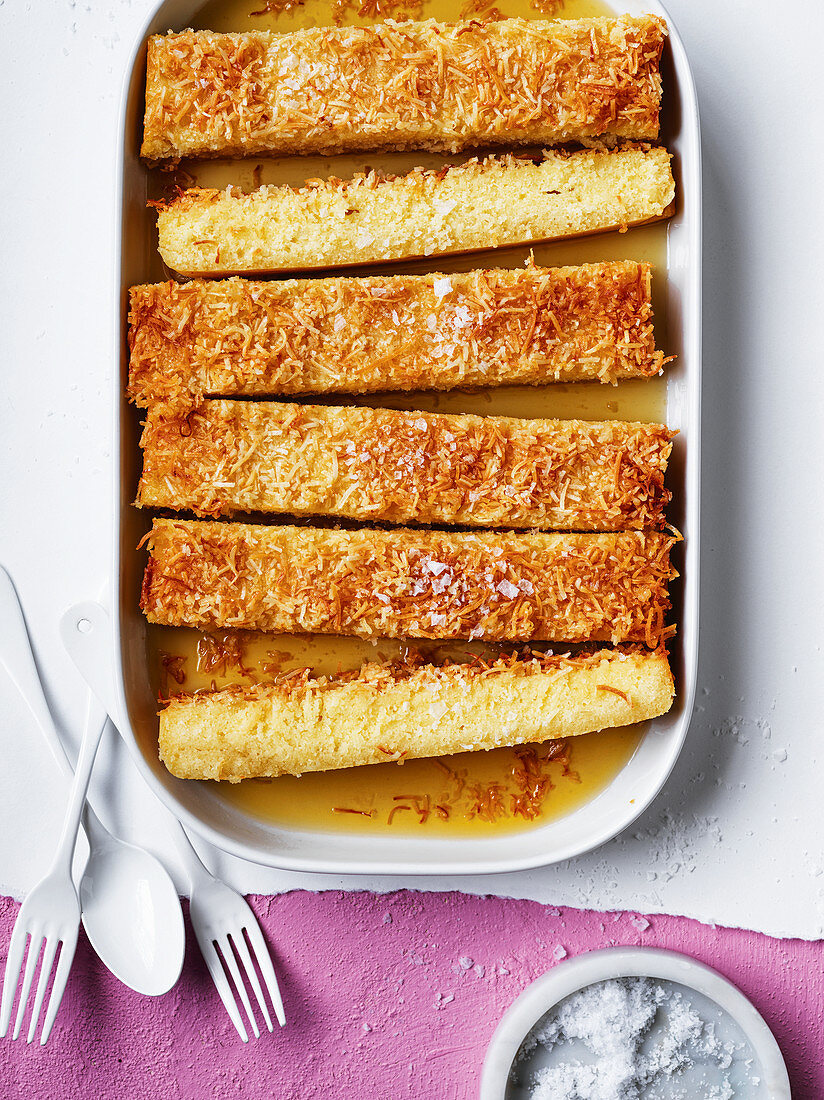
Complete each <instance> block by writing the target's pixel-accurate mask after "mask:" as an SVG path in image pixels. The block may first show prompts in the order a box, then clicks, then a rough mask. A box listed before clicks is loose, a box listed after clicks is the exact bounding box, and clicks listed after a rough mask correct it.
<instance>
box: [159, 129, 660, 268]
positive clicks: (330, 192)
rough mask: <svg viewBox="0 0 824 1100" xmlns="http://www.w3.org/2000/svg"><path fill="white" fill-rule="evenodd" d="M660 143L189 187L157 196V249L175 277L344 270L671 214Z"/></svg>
mask: <svg viewBox="0 0 824 1100" xmlns="http://www.w3.org/2000/svg"><path fill="white" fill-rule="evenodd" d="M674 195H675V184H674V181H673V177H672V171H671V169H670V156H669V153H668V152H667V151H666V149H662V148H660V147H650V146H646V145H625V146H620V147H619V148H617V149H613V150H610V151H606V152H604V151H598V150H592V149H584V150H581V151H579V152H572V153H570V152H565V151H548V152H546V153H544V155H543V159H540V160H532V159H528V158H519V157H515V156H511V155H509V156H502V157H489V158H487V159H486V160H482V161H479V160H471V161H468V162H466V163H463V164H458V165H455V166H454V167H451V168H443V169H439V170H437V171H434V170H433V171H424V170H423V169H419V168H416V169H413V171H411V172H409V173H408V174H407V175H405V176H389V177H384V176H381V175H379V174H378V173H376V172H374V171H370V172H367V173H366V174H362V175H359V176H355V177H354V179H351V180H339V179H328V180H315V181H310V182H308V183H307V184H306V185H305V186H304V187H300V188H291V187H285V186H283V187H271V186H264V187H261V188H259V189H258V190H257V191H252V192H251V193H249V194H244V193H242V192H240V191H238V190H236V189H232V188H228V189H227V190H225V191H213V190H206V189H194V190H189V191H184V192H183V193H182V194H181V195H180V196H179V197H178V198H176V199H174V200H173V201H172V202H171V203H168V204H160V205H159V213H158V219H157V226H158V235H159V247H160V254H161V256H162V257H163V260H164V261H165V263H166V264H168V266H169V267H170V268H172V270H174V271H177V272H179V273H180V274H181V275H188V276H194V275H242V274H254V273H257V272H275V271H302V270H310V269H312V268H326V267H347V266H351V265H357V264H372V263H379V262H381V261H386V260H404V259H411V258H414V257H420V256H440V255H447V254H450V253H456V252H474V251H478V250H481V249H488V248H500V247H503V246H504V245H515V244H524V243H529V242H532V241H542V240H555V239H560V238H563V237H576V236H580V235H581V234H587V233H598V232H603V231H604V230H608V229H620V228H624V227H626V226H630V225H639V224H642V223H645V222H649V221H655V220H657V219H659V218H662V217H666V216H667V214H668V213H670V210H669V207H670V204H671V203H672V201H673V198H674Z"/></svg>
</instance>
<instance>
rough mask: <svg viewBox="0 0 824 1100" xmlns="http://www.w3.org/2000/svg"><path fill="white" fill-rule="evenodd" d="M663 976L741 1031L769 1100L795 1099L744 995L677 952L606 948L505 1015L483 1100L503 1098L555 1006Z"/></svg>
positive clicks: (534, 989) (565, 969)
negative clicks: (520, 1058)
mask: <svg viewBox="0 0 824 1100" xmlns="http://www.w3.org/2000/svg"><path fill="white" fill-rule="evenodd" d="M636 977H637V978H659V979H662V980H664V981H670V982H677V983H678V984H679V985H682V986H686V987H687V988H688V989H694V990H696V991H697V992H698V993H701V994H703V995H704V996H705V997H708V998H709V999H710V1000H711V1001H714V1002H715V1004H716V1005H718V1007H719V1008H720V1009H722V1010H723V1011H724V1012H726V1013H727V1014H728V1015H729V1016H730V1017H731V1018H732V1019H733V1020H734V1021H735V1023H737V1024H738V1026H739V1027H740V1028H741V1030H742V1031H743V1033H744V1035H745V1036H746V1038H747V1041H748V1042H749V1044H750V1046H751V1048H752V1051H753V1053H754V1054H755V1056H756V1058H757V1059H758V1061H759V1062H760V1064H761V1072H762V1075H763V1079H764V1082H765V1084H766V1087H767V1092H768V1095H769V1096H770V1098H771V1100H791V1096H790V1079H789V1077H788V1075H787V1067H786V1066H785V1064H784V1059H783V1057H782V1055H781V1051H780V1050H779V1047H778V1043H777V1042H776V1041H775V1037H774V1036H773V1033H772V1032H771V1031H770V1029H769V1028H768V1027H767V1024H766V1023H765V1021H764V1018H763V1016H761V1014H760V1013H759V1012H758V1011H757V1010H756V1008H755V1006H754V1005H753V1004H751V1003H750V1001H748V1000H747V998H746V997H745V996H744V994H743V993H742V992H741V991H740V990H738V989H736V987H735V986H734V985H733V984H732V983H731V982H728V981H727V979H726V978H724V977H722V976H721V975H720V974H719V973H718V972H717V971H715V970H712V969H711V968H710V967H709V966H704V965H703V963H699V962H696V961H695V960H694V959H691V958H689V957H688V956H687V955H681V954H679V953H678V952H675V951H660V950H656V949H655V948H651V947H608V948H604V949H603V950H600V951H590V952H588V953H587V954H585V955H579V956H578V957H577V958H574V959H570V960H568V961H567V962H563V963H561V964H560V965H559V966H557V967H555V968H554V969H553V970H550V971H549V973H548V974H544V975H543V976H542V977H540V978H538V979H536V981H534V982H533V983H532V985H530V986H528V987H527V988H526V989H525V990H524V991H523V993H522V994H521V995H520V997H518V999H517V1000H516V1001H515V1003H514V1004H513V1005H512V1006H511V1007H510V1008H509V1009H508V1010H507V1012H506V1013H505V1014H504V1016H503V1019H502V1020H501V1022H500V1023H499V1024H498V1027H497V1028H496V1030H495V1034H494V1035H493V1036H492V1040H491V1041H490V1044H489V1048H488V1049H487V1052H486V1058H485V1059H484V1067H483V1073H482V1075H481V1091H480V1100H504V1097H505V1095H506V1087H507V1081H508V1079H509V1072H510V1070H511V1069H512V1063H513V1062H514V1060H515V1055H516V1054H517V1053H518V1050H519V1049H520V1046H521V1044H522V1043H523V1041H524V1039H525V1038H526V1037H527V1035H528V1034H529V1032H530V1031H531V1030H532V1028H533V1027H534V1026H535V1024H537V1023H538V1021H539V1020H540V1019H541V1017H542V1016H544V1015H545V1014H546V1013H547V1012H549V1010H550V1009H551V1008H553V1007H554V1006H555V1005H557V1004H558V1003H559V1002H560V1001H562V1000H564V998H566V997H569V996H570V995H571V994H572V993H577V992H578V990H580V989H583V988H584V987H585V986H588V985H592V984H593V983H595V982H603V981H607V980H609V979H610V978H636Z"/></svg>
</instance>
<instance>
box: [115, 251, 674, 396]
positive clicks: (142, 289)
mask: <svg viewBox="0 0 824 1100" xmlns="http://www.w3.org/2000/svg"><path fill="white" fill-rule="evenodd" d="M650 284H651V268H650V265H649V264H646V263H640V264H639V263H634V262H632V261H629V260H625V261H618V262H615V263H599V264H584V265H582V266H581V267H561V268H540V267H536V266H535V265H534V264H532V263H530V264H529V265H528V266H527V267H526V268H524V269H521V270H515V271H509V270H503V269H492V270H476V271H470V272H467V273H457V274H449V275H445V274H439V273H435V274H431V275H395V276H375V277H370V278H362V279H357V278H336V279H335V278H333V279H308V280H298V279H290V280H285V281H283V282H252V281H248V280H244V279H238V278H234V279H226V280H219V281H206V280H202V279H200V280H195V281H193V282H190V283H185V284H182V285H181V284H180V283H175V282H168V283H159V284H155V285H149V286H136V287H133V288H132V290H131V296H130V298H131V312H130V314H129V324H130V335H129V339H130V344H131V366H130V377H129V397H130V398H131V400H132V401H134V402H135V403H136V404H138V405H142V406H148V405H150V404H152V403H153V402H163V403H164V404H167V405H169V406H171V407H174V408H177V409H180V410H181V411H183V410H188V409H189V408H190V407H192V406H194V405H197V404H198V403H199V402H200V401H201V400H202V398H203V396H204V395H205V394H211V395H215V396H227V397H230V396H234V395H240V394H243V395H249V396H253V395H259V396H264V395H269V394H301V393H339V392H342V393H346V392H351V393H369V392H375V391H379V390H396V389H404V390H424V389H451V388H454V387H457V386H497V385H512V384H516V383H535V384H540V383H546V382H573V381H600V382H615V381H616V379H618V378H632V377H641V378H644V377H649V376H651V375H653V374H656V373H657V372H658V371H660V370H661V369H662V367H663V365H664V363H665V362H666V360H665V359H664V356H663V354H662V353H661V352H660V351H656V350H655V338H654V335H653V325H652V321H653V318H652V304H651V289H650Z"/></svg>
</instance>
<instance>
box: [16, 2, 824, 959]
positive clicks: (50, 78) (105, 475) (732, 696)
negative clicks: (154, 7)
mask: <svg viewBox="0 0 824 1100" xmlns="http://www.w3.org/2000/svg"><path fill="white" fill-rule="evenodd" d="M149 6H150V5H149V0H134V2H130V0H116V2H115V0H96V2H95V3H94V4H93V5H92V4H89V3H86V2H85V0H39V2H38V3H36V4H34V3H24V2H23V0H0V82H2V89H3V108H4V109H3V111H2V115H0V156H1V157H2V159H1V160H0V165H2V167H0V173H2V175H1V176H0V178H1V179H2V183H0V187H2V203H0V246H1V247H0V370H2V383H0V561H2V562H3V563H4V564H5V565H6V566H7V568H8V569H9V570H10V571H11V572H12V574H13V576H14V578H15V580H16V582H17V585H18V589H19V591H20V593H21V595H22V597H23V600H24V602H25V606H26V611H27V615H28V618H29V623H30V627H31V630H32V632H33V635H34V638H35V644H36V650H37V658H38V662H39V665H40V669H41V672H42V674H43V677H44V679H45V682H46V684H47V688H48V694H49V699H50V702H51V703H52V704H53V707H54V711H55V714H56V715H57V716H58V717H59V719H60V720H61V722H62V725H63V729H64V730H65V731H67V732H69V733H70V735H72V736H75V737H76V735H77V732H78V727H79V725H80V723H81V722H82V718H83V710H84V695H83V690H82V688H81V685H80V682H79V680H78V678H77V676H76V674H75V673H74V670H73V667H72V666H71V665H70V663H69V660H68V658H67V657H66V656H65V655H64V654H63V651H62V648H61V646H60V643H59V640H58V637H57V620H58V618H59V615H60V614H61V613H62V611H63V610H64V609H65V608H66V607H67V606H68V605H69V604H70V603H73V602H75V601H76V600H79V599H85V598H93V597H96V596H97V595H98V593H99V591H100V589H101V586H102V585H103V583H104V582H105V580H106V574H107V569H108V562H109V556H110V545H111V530H110V522H111V521H110V510H109V497H110V462H111V444H110V431H109V425H110V422H111V415H110V406H111V400H112V396H111V390H112V363H111V359H110V316H109V312H108V311H109V310H110V308H111V292H110V288H111V285H112V272H111V250H112V240H113V232H114V210H113V179H114V164H115V157H116V150H115V133H116V120H117V108H118V100H119V92H120V84H121V79H122V73H123V69H124V66H125V64H126V60H127V55H128V51H129V50H130V47H131V44H132V40H133V38H134V37H135V35H136V34H137V32H138V29H139V26H140V24H141V22H142V20H143V18H144V15H145V14H146V11H147V9H148V8H149ZM669 9H670V12H671V14H672V16H673V19H674V20H675V22H676V23H677V24H678V26H679V28H680V30H681V33H682V35H683V37H684V39H685V42H686V46H687V49H688V51H689V53H690V56H691V59H692V64H693V68H694V71H695V77H696V82H697V84H698V92H699V99H700V103H701V112H702V126H703V136H704V158H705V159H704V165H705V171H704V187H705V192H704V195H705V233H706V238H705V239H706V251H705V257H706V259H705V265H706V266H705V351H704V397H705V404H704V486H705V495H704V513H703V520H704V528H703V540H704V542H703V563H702V568H703V600H702V638H701V669H700V679H699V696H698V704H697V708H696V714H695V718H694V721H693V725H692V729H691V732H690V736H689V741H688V747H687V749H686V751H685V753H684V755H683V757H682V758H681V761H680V763H679V764H678V766H677V768H676V770H675V772H674V774H673V775H672V777H671V779H670V781H669V783H668V784H667V786H666V789H665V790H664V792H663V793H662V794H661V796H660V797H659V798H658V800H657V801H656V802H655V803H654V805H653V806H652V808H651V809H650V810H649V811H648V812H647V813H646V814H645V815H644V817H643V818H642V819H641V821H640V822H639V823H637V824H636V825H635V826H634V827H633V828H632V829H631V830H630V831H629V832H628V833H626V834H624V835H623V836H622V837H619V838H618V839H617V840H615V841H613V842H612V843H611V844H608V845H607V846H606V847H605V848H602V849H601V850H600V851H598V852H595V853H593V854H591V855H589V856H586V857H583V858H581V859H578V860H575V861H572V862H570V863H566V864H563V865H561V866H558V867H554V868H550V869H545V870H540V871H534V872H528V873H521V874H513V875H501V876H496V877H494V878H483V879H475V880H467V879H462V880H454V879H453V880H449V881H445V880H432V879H427V880H417V881H410V880H405V881H404V882H403V883H397V882H392V883H389V882H387V880H380V881H371V882H370V881H368V880H365V879H347V880H341V879H338V878H334V879H333V878H324V877H323V876H309V875H307V876H304V875H298V874H283V873H277V872H270V871H264V870H261V869H260V868H255V867H251V866H249V865H245V864H242V863H240V862H239V861H236V860H230V859H228V858H226V857H215V858H214V859H213V862H214V863H216V864H217V866H218V867H219V869H220V870H221V871H222V872H223V873H225V874H226V875H227V876H228V877H230V878H231V879H232V880H233V881H234V882H235V883H236V884H237V885H240V886H242V887H243V888H244V889H245V890H256V891H258V892H273V891H276V890H283V889H288V888H295V887H309V888H323V887H328V886H335V887H337V886H341V885H344V886H349V887H352V888H363V887H373V888H386V887H388V886H397V885H412V886H415V885H417V886H421V887H425V888H428V889H446V888H455V887H458V888H461V889H464V890H470V891H474V892H478V893H500V894H508V895H513V896H517V897H531V898H535V899H537V900H540V901H551V902H553V903H556V904H558V903H566V904H571V905H580V906H589V907H593V908H605V909H606V908H632V909H636V910H640V911H642V912H669V913H677V914H687V915H691V916H695V917H699V918H701V919H703V920H707V921H717V922H719V923H724V924H731V925H740V926H742V927H747V928H755V929H759V930H761V931H764V932H769V933H772V934H775V935H785V936H788V935H795V936H804V937H819V936H824V851H822V843H823V842H824V774H822V771H821V767H820V763H819V761H820V760H821V759H822V756H823V755H824V754H823V753H822V749H821V740H822V736H823V735H824V667H822V654H821V643H822V634H823V633H824V632H823V631H822V627H821V620H822V617H824V582H823V581H822V572H823V571H824V507H822V506H824V492H823V491H822V487H821V485H822V471H824V430H822V414H824V400H823V399H824V367H823V366H822V356H821V345H822V338H821V335H820V334H821V330H822V324H824V292H822V286H824V278H822V270H821V269H822V263H821V256H822V232H821V231H822V227H824V217H823V216H822V207H821V199H820V191H821V186H822V180H824V143H822V140H821V117H822V108H824V95H823V94H822V83H821V68H822V60H821V50H820V41H821V37H822V35H823V34H824V6H822V5H821V3H820V0H789V2H787V3H785V4H783V5H782V6H781V8H780V10H779V9H778V8H777V7H776V5H775V4H774V3H772V2H770V3H767V2H766V0H725V2H723V3H719V2H718V0H669ZM0 629H2V623H0ZM118 756H119V757H120V759H117V757H118ZM0 759H2V761H3V765H2V767H0V805H2V830H1V831H0V889H2V890H4V891H5V892H7V893H11V894H15V895H20V894H22V893H23V892H24V891H25V890H26V889H27V888H28V887H29V886H30V885H31V884H32V883H33V882H34V881H35V880H36V879H37V878H38V877H39V876H40V875H41V874H42V873H43V871H44V870H45V868H46V865H47V862H48V860H49V857H50V855H51V852H52V849H53V845H54V843H55V841H56V836H57V832H58V829H59V822H60V817H61V813H62V809H63V804H64V796H65V790H66V788H65V785H64V783H63V780H62V777H61V776H60V774H59V773H58V771H57V769H56V767H55V765H54V764H53V762H52V759H51V757H50V755H49V753H48V750H47V749H46V748H45V746H44V745H43V744H42V743H41V740H40V736H39V734H38V733H37V731H36V730H35V729H34V727H33V725H32V723H31V721H30V719H29V718H28V715H27V712H26V710H25V708H24V706H23V705H22V703H21V702H20V701H19V700H18V698H17V696H16V694H15V691H14V689H13V687H12V686H11V684H10V683H8V681H6V680H5V679H4V675H3V673H2V671H0ZM101 764H102V765H103V766H102V767H101V768H99V770H100V772H101V773H102V774H101V777H100V781H101V782H102V784H103V786H104V787H105V786H106V785H108V786H109V789H106V790H103V794H104V796H105V798H106V799H107V802H108V805H109V807H110V813H109V814H108V815H107V816H108V819H109V821H110V822H111V823H112V824H114V825H116V827H117V828H118V829H119V830H120V831H121V833H122V834H123V835H124V836H125V837H126V838H127V839H138V840H140V841H141V842H143V843H146V844H147V845H148V846H149V847H152V848H153V849H154V850H155V851H157V852H158V853H160V854H162V855H163V856H164V857H167V850H166V845H165V842H164V837H163V816H162V814H160V813H159V812H158V811H157V810H156V805H157V804H156V803H154V801H153V799H152V797H151V796H150V795H148V793H146V792H145V791H144V790H142V789H141V787H140V783H139V781H135V782H134V783H132V782H130V779H129V777H128V775H127V770H128V765H127V762H126V760H125V756H124V755H123V750H118V749H117V748H116V747H112V748H111V749H110V751H109V752H108V753H107V755H106V756H104V758H103V760H102V761H101ZM121 764H122V768H121V767H120V765H121ZM118 772H120V773H121V774H119V775H118V774H117V773H118ZM124 776H126V777H125V778H124ZM212 855H214V853H212ZM168 861H169V863H170V865H172V866H174V860H173V859H172V858H171V855H170V854H168ZM180 885H181V888H182V887H183V885H184V884H183V882H182V880H181V881H180Z"/></svg>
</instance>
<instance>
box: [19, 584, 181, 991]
mask: <svg viewBox="0 0 824 1100" xmlns="http://www.w3.org/2000/svg"><path fill="white" fill-rule="evenodd" d="M0 622H2V624H3V630H2V632H1V633H0V664H2V665H3V666H4V667H5V669H6V671H7V672H8V674H9V676H10V677H11V679H12V681H13V682H14V684H15V686H16V687H17V689H18V691H19V692H20V694H21V695H22V696H23V699H24V700H25V702H26V704H27V705H28V707H29V709H30V710H31V712H32V714H33V715H34V718H35V721H36V722H37V724H38V726H39V727H40V729H41V730H42V731H43V734H44V735H45V738H46V741H47V742H48V744H49V747H50V749H51V750H52V753H53V754H54V757H55V759H56V760H57V763H58V764H59V765H60V766H61V768H63V770H64V771H65V772H66V774H67V775H69V776H71V775H72V766H71V762H70V761H69V758H68V756H67V755H66V751H65V749H64V748H63V744H62V742H61V740H60V737H59V735H58V733H57V730H56V729H55V726H54V722H53V720H52V716H51V712H50V710H49V707H48V704H47V703H46V699H45V697H44V695H43V688H42V685H41V683H40V677H39V676H38V673H37V668H36V666H35V663H34V656H33V654H32V649H31V642H30V640H29V636H28V632H27V630H26V623H25V619H24V617H23V611H22V608H21V606H20V601H19V599H18V597H17V592H16V591H15V588H14V584H13V583H12V580H11V577H10V576H9V575H8V573H7V572H6V570H5V569H4V568H3V567H2V566H0ZM92 707H93V709H94V716H93V717H92V716H91V715H90V718H89V721H90V722H91V721H94V722H95V723H96V724H97V725H98V727H99V726H101V725H102V724H103V723H104V722H105V721H106V714H105V712H104V710H103V709H102V707H100V705H99V704H98V702H97V700H94V701H93V703H92ZM83 827H84V829H85V831H86V836H87V838H88V841H89V847H90V855H89V861H88V863H87V865H86V870H85V872H84V875H83V878H82V880H81V883H80V902H81V906H82V910H83V926H84V928H85V929H86V935H87V936H88V937H89V940H90V941H91V944H92V946H93V947H94V949H95V951H96V952H97V954H98V955H99V956H100V958H101V959H102V960H103V962H104V963H105V964H106V966H107V967H108V968H109V970H111V972H112V973H113V974H114V975H115V976H116V977H118V978H119V979H120V981H121V982H123V983H124V985H128V986H129V987H130V988H131V989H134V990H136V991H137V992H138V993H145V994H147V995H149V996H158V995H159V994H161V993H166V992H168V990H170V989H171V988H172V986H173V985H174V984H175V982H176V981H177V979H178V978H179V977H180V971H181V968H182V966H183V951H184V947H185V941H184V929H183V913H182V911H181V908H180V899H179V898H178V896H177V890H176V889H175V886H174V883H173V882H172V880H171V878H170V876H169V873H168V872H167V871H166V869H165V868H164V867H163V866H162V864H161V863H160V862H159V861H158V860H157V859H155V857H154V856H152V855H150V854H149V853H148V852H146V851H144V849H142V848H138V847H136V846H135V845H133V844H126V843H125V842H124V841H122V840H118V839H117V837H114V836H112V834H111V833H110V832H109V831H108V829H106V828H105V826H104V825H103V824H102V822H101V821H100V820H99V818H98V817H97V816H96V815H95V813H94V811H93V810H92V808H91V807H90V806H89V804H88V802H87V803H86V811H85V814H84V818H83Z"/></svg>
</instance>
